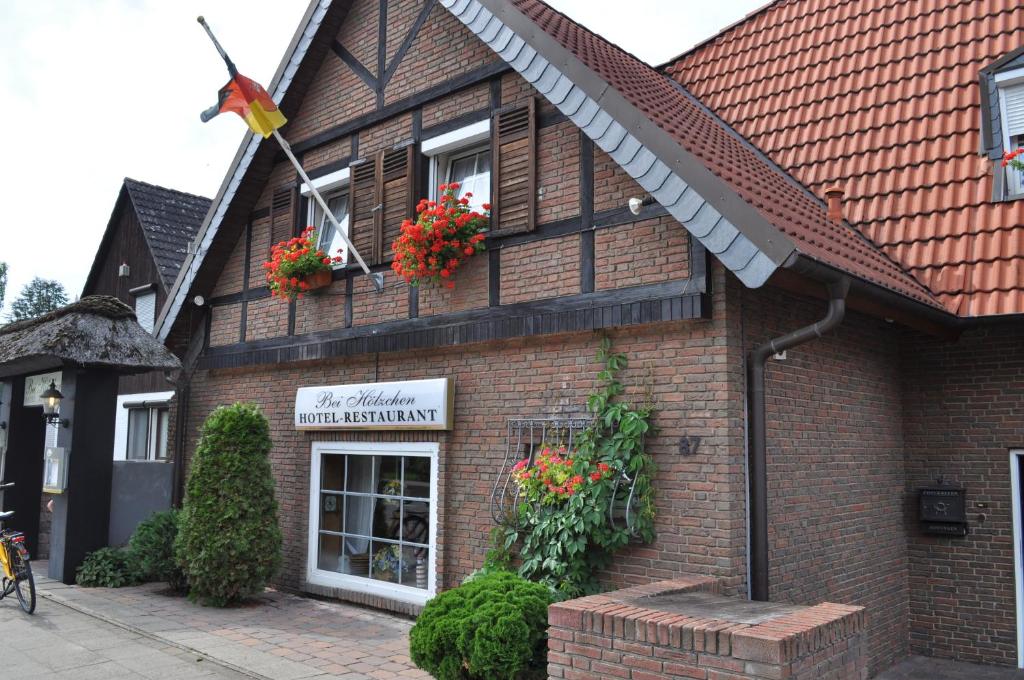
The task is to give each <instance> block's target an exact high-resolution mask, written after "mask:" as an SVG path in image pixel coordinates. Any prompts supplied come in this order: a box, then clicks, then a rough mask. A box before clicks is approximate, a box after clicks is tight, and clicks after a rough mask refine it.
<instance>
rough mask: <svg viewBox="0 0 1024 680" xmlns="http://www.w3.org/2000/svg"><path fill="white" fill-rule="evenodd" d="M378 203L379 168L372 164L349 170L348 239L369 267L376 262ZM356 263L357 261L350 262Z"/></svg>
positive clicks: (351, 167)
mask: <svg viewBox="0 0 1024 680" xmlns="http://www.w3.org/2000/svg"><path fill="white" fill-rule="evenodd" d="M378 205H379V202H378V201H377V164H376V163H375V162H373V161H363V162H362V163H358V164H354V165H352V166H350V174H349V200H348V209H349V218H348V224H349V238H350V239H351V240H352V245H354V246H355V247H356V250H358V251H359V254H360V255H361V256H362V257H363V259H364V260H366V261H367V263H371V262H373V261H374V252H375V247H376V240H377V239H376V234H377V230H376V222H377V219H378V217H377V215H378V213H379V212H380V211H379V210H375V208H376V207H377V206H378ZM351 261H352V262H354V261H355V259H354V258H351Z"/></svg>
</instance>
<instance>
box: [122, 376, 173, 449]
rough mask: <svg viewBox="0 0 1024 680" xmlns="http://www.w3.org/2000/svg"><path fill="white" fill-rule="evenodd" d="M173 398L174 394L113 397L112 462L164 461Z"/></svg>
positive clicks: (153, 393)
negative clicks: (115, 409)
mask: <svg viewBox="0 0 1024 680" xmlns="http://www.w3.org/2000/svg"><path fill="white" fill-rule="evenodd" d="M173 397H174V392H148V393H144V394H119V395H118V396H117V413H116V416H115V419H114V456H113V457H114V460H136V461H164V460H167V455H168V433H169V431H170V424H171V412H170V407H169V403H170V401H171V399H172V398H173Z"/></svg>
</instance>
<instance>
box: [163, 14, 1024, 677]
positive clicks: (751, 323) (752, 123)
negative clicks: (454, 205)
mask: <svg viewBox="0 0 1024 680" xmlns="http://www.w3.org/2000/svg"><path fill="white" fill-rule="evenodd" d="M890 5H892V6H890ZM1022 20H1024V11H1022V10H1021V8H1020V7H1019V6H1018V5H1016V4H1015V3H1011V2H1009V0H1001V1H998V2H980V1H968V2H961V3H953V2H940V3H925V2H918V1H916V0H915V1H912V2H900V3H888V4H887V3H884V2H882V0H872V1H871V2H862V3H840V2H831V1H830V2H824V3H823V2H810V1H809V0H780V1H779V2H775V3H772V4H770V5H768V6H767V7H765V8H764V9H763V10H761V11H759V12H757V13H755V14H753V15H751V16H750V17H748V18H747V19H745V20H744V21H742V22H740V23H739V24H737V25H735V26H733V27H731V28H729V29H727V30H726V31H724V32H723V33H722V34H720V35H719V36H717V37H715V38H714V39H712V40H711V41H709V42H708V43H705V44H703V45H700V46H698V47H697V48H695V49H694V50H692V51H690V52H688V53H687V54H684V55H682V56H681V57H679V58H678V59H676V60H673V61H672V63H670V64H667V65H665V66H663V67H660V68H652V67H650V66H648V65H646V64H644V63H642V62H640V61H638V60H637V59H635V58H634V57H632V56H631V55H629V54H627V53H625V52H623V51H622V50H620V49H619V48H617V47H615V46H614V45H611V44H609V43H608V42H606V41H604V40H603V39H601V38H600V37H599V36H596V35H594V34H593V33H591V32H589V31H587V30H586V29H585V28H583V27H582V26H580V25H578V24H577V23H575V22H573V21H572V20H570V19H568V18H567V17H565V16H563V15H560V14H558V13H557V12H555V11H553V10H552V9H551V8H549V7H548V6H546V5H545V4H544V3H543V2H540V0H348V1H345V0H334V1H333V2H332V1H331V0H318V1H316V2H313V3H312V4H311V5H310V7H309V10H308V11H307V13H306V15H305V17H304V18H303V20H302V24H301V25H300V27H299V29H298V31H297V33H296V35H295V38H294V40H293V41H292V44H291V45H290V47H289V49H288V51H287V53H286V54H285V56H284V60H283V62H282V66H281V68H280V69H279V72H278V74H277V76H276V77H275V79H274V81H273V83H272V84H271V87H270V88H268V89H269V90H270V91H271V92H272V93H273V94H274V95H275V97H276V98H277V99H278V101H279V103H280V106H281V108H282V110H283V111H284V113H285V114H286V115H287V116H288V117H289V119H290V122H289V123H288V125H287V126H286V127H285V128H284V130H283V132H284V133H285V136H287V137H288V138H289V140H290V141H291V143H292V145H293V147H294V149H295V150H296V152H297V153H298V154H299V155H300V158H301V160H302V162H303V165H304V167H305V168H306V169H307V170H308V171H309V173H310V176H311V178H312V182H313V183H314V184H315V185H317V187H318V189H319V190H320V191H321V192H322V193H324V195H325V197H326V198H327V199H328V202H329V204H330V206H331V209H332V210H334V211H335V212H336V216H337V217H338V219H339V220H341V221H342V223H343V224H344V225H345V227H346V228H347V229H348V230H349V235H350V236H351V238H352V240H353V242H354V244H355V246H356V248H357V249H358V250H359V251H360V253H362V254H363V255H364V256H365V257H366V258H367V259H368V260H369V261H370V262H371V263H372V265H373V267H374V268H375V269H376V270H378V271H382V272H384V273H385V277H384V291H383V292H381V293H377V292H375V291H374V288H373V285H372V284H371V282H370V280H369V279H368V278H367V277H365V276H364V275H362V273H361V272H360V271H359V270H358V268H356V267H355V266H354V265H352V264H351V263H349V264H345V265H343V266H340V267H338V268H336V269H335V270H334V273H333V283H332V284H331V286H330V287H329V289H327V290H326V292H324V293H322V294H320V295H315V296H307V297H305V298H304V299H301V300H299V301H297V302H295V303H292V304H288V303H285V302H281V301H280V300H277V299H273V298H271V297H270V296H269V292H268V290H267V288H266V286H265V283H264V280H263V272H262V269H261V266H260V265H261V264H262V263H263V262H264V261H265V260H266V259H267V256H268V252H269V248H270V245H271V243H274V242H277V241H279V240H281V239H282V238H286V237H289V236H291V235H293V234H295V233H297V232H298V231H299V230H301V229H302V228H303V227H304V226H305V225H307V224H314V225H318V226H319V224H321V223H322V221H323V217H322V215H320V214H319V213H318V212H317V209H316V208H315V207H312V206H311V201H310V200H309V198H308V193H309V189H308V187H306V186H304V184H303V183H302V182H301V181H300V180H299V179H298V178H297V177H296V176H295V173H294V171H293V170H292V168H291V166H290V165H289V164H288V163H287V162H286V161H285V160H284V159H283V158H282V157H281V156H280V155H279V152H278V150H277V148H276V147H275V146H274V144H273V143H270V142H267V143H264V142H263V140H262V139H259V138H252V137H249V136H247V137H246V139H245V140H244V142H243V144H242V145H241V147H240V149H239V151H238V154H237V155H236V157H235V160H234V162H233V164H232V167H231V169H230V171H229V173H228V176H227V177H226V178H225V181H224V184H223V185H222V188H221V190H220V192H219V194H218V196H217V197H216V199H215V200H214V205H213V208H212V209H211V211H210V213H209V215H208V216H207V219H206V221H205V223H204V225H203V228H202V229H201V231H200V234H199V236H198V238H197V245H198V248H197V252H196V254H194V255H190V256H189V257H188V259H187V260H186V261H185V263H184V265H183V266H182V270H181V273H180V275H179V276H178V279H177V281H176V283H175V285H174V287H173V289H172V290H171V292H170V294H169V296H168V301H167V303H166V304H165V305H164V306H163V309H162V311H161V314H160V318H159V320H158V322H157V327H158V331H157V332H158V335H159V337H160V338H161V339H163V340H165V341H166V342H167V343H168V344H169V345H170V346H171V347H173V348H175V349H176V350H177V351H178V352H179V353H180V354H181V355H183V356H186V362H185V363H186V371H187V373H188V374H189V375H191V381H190V386H189V392H188V394H187V395H184V396H183V398H182V399H181V400H180V402H179V404H178V409H179V414H180V418H179V422H180V423H181V425H180V427H182V428H184V430H183V432H181V434H182V437H181V440H182V441H183V442H184V445H185V447H186V450H185V457H186V458H187V457H188V456H189V455H191V453H192V450H193V449H194V445H195V433H196V431H197V428H198V427H199V426H200V424H201V423H202V421H203V419H204V418H205V416H206V415H207V414H208V413H209V412H210V411H211V410H212V409H213V408H215V407H216V406H217V405H219V404H224V403H231V402H234V401H237V400H246V401H253V402H255V403H257V404H259V405H260V406H261V408H262V409H263V410H264V412H265V413H266V414H267V416H268V417H269V419H270V421H271V424H272V435H273V439H274V449H273V451H272V453H271V457H272V463H273V469H274V472H275V476H276V479H277V485H278V486H277V490H278V496H279V500H280V503H281V523H282V529H283V531H284V535H285V556H286V567H285V570H284V572H283V573H282V574H281V577H280V583H281V585H283V586H285V587H289V588H294V589H299V590H306V591H309V592H315V593H319V594H325V595H330V596H335V597H342V598H347V599H352V600H356V601H359V602H364V603H369V604H373V605H376V606H383V607H389V608H393V609H396V610H400V611H415V610H416V608H417V607H418V606H420V605H422V603H423V602H424V601H425V600H426V599H427V598H428V597H429V596H430V594H432V593H434V592H436V591H437V590H439V589H443V588H447V587H451V586H453V585H456V584H457V583H459V582H460V580H461V579H462V578H463V577H464V576H465V575H466V574H467V573H469V572H470V571H471V570H473V569H474V568H476V567H477V566H479V564H480V562H481V560H482V557H483V553H484V551H485V550H486V546H487V535H488V530H489V529H490V527H491V526H492V525H493V519H492V513H491V512H490V507H491V492H492V488H493V487H494V485H495V483H496V482H499V481H500V480H501V478H502V474H503V472H505V470H504V469H503V467H504V465H505V459H506V451H507V450H508V449H509V447H510V446H511V444H510V441H509V440H510V435H509V432H510V429H509V420H510V419H538V420H539V419H553V418H562V419H565V418H568V417H571V416H574V415H575V416H578V415H581V414H582V413H583V410H584V408H583V407H584V404H585V400H586V396H587V395H588V393H589V392H590V390H591V389H592V387H593V385H594V380H595V374H596V370H597V364H596V361H595V358H594V355H595V352H596V348H597V346H598V343H599V341H600V339H601V337H602V336H604V335H608V336H610V337H611V338H612V340H613V342H614V344H615V347H616V349H617V350H618V351H622V352H624V353H625V354H626V355H627V356H628V358H629V360H630V366H629V368H628V370H627V372H626V375H625V378H626V381H627V383H628V384H629V385H630V386H631V387H630V393H631V395H632V396H633V397H635V398H640V397H641V396H643V395H645V394H648V395H650V396H651V397H652V398H653V399H654V402H655V404H656V407H655V409H656V410H655V416H654V419H655V424H656V426H657V428H658V433H657V435H656V436H654V437H651V438H650V439H649V440H648V442H647V446H648V449H649V451H650V452H651V453H652V454H653V455H654V457H655V460H656V463H657V466H658V476H657V478H656V480H655V489H656V492H657V512H658V515H657V531H658V538H657V541H656V542H655V543H653V544H651V545H635V546H632V547H630V548H629V549H628V550H626V551H625V552H623V553H622V554H621V555H620V557H619V558H618V559H617V561H616V563H615V564H614V565H613V567H612V568H611V569H610V572H609V573H608V574H607V581H608V582H609V583H613V584H620V585H640V584H644V583H648V582H651V581H657V580H664V579H671V578H676V577H689V576H694V575H699V576H706V577H711V578H714V579H716V583H718V584H719V585H718V586H717V587H718V588H720V589H721V591H722V592H724V593H726V594H733V595H746V594H748V592H749V593H750V594H751V595H752V596H753V597H755V598H757V599H769V600H773V601H781V602H794V603H799V604H815V603H817V602H820V601H823V600H829V601H832V602H839V603H844V604H859V605H863V606H865V607H866V608H867V625H866V629H865V638H866V641H867V642H866V644H867V650H868V657H869V667H870V670H871V672H877V671H879V670H882V669H884V668H886V667H888V666H889V665H891V664H892V663H893V662H894V661H896V660H898V659H900V658H901V657H903V656H905V655H907V654H908V653H912V652H913V653H925V654H931V655H937V656H944V657H954V658H961V659H970V660H978V661H984V662H988V663H996V664H1007V665H1014V664H1016V663H1017V661H1018V656H1019V654H1020V649H1021V644H1020V642H1019V640H1020V635H1021V633H1020V629H1019V624H1018V619H1019V617H1018V616H1017V611H1018V608H1019V607H1021V606H1022V601H1024V599H1022V597H1021V595H1020V591H1019V588H1020V579H1019V577H1018V574H1019V570H1020V564H1021V553H1020V547H1019V546H1020V532H1021V525H1020V515H1021V513H1020V502H1021V501H1020V489H1019V485H1018V480H1019V464H1020V458H1019V455H1020V454H1021V453H1022V451H1021V450H1022V449H1024V426H1022V425H1021V420H1020V412H1021V406H1022V404H1021V400H1022V397H1021V395H1022V394H1024V359H1022V356H1024V355H1022V352H1021V350H1022V349H1024V346H1022V345H1024V340H1022V337H1024V336H1022V334H1021V330H1022V324H1021V317H1020V314H1021V313H1024V292H1022V291H1024V280H1022V276H1021V269H1020V267H1021V262H1022V260H1024V242H1022V241H1021V239H1020V238H1019V237H1020V235H1021V233H1024V231H1022V229H1024V221H1022V219H1021V215H1020V209H1019V205H1018V204H1017V203H1016V201H1015V199H1016V198H1017V196H1018V195H1019V194H1020V190H1019V178H1018V177H1017V175H1016V174H1015V172H1014V171H1012V170H1009V171H1008V170H1006V169H1004V168H1003V167H1002V166H1001V164H1000V163H999V159H1000V158H1001V157H1002V154H1003V152H1004V151H1006V150H1009V149H1010V148H1016V145H1017V144H1018V143H1019V140H1020V136H1019V135H1024V115H1019V114H1018V109H1017V108H1015V107H1016V105H1017V104H1018V103H1021V104H1024V89H1022V88H1021V87H1019V86H1018V83H1019V82H1021V81H1022V80H1024V71H1018V69H1020V67H1021V64H1019V63H1018V62H1019V61H1024V60H1021V59H1020V57H1019V52H1017V51H1015V50H1016V49H1017V48H1018V47H1020V46H1019V45H1018V44H1014V41H1015V40H1016V41H1018V42H1019V38H1020V30H1019V29H1020V26H1021V22H1022ZM941 46H950V47H949V48H948V49H947V48H946V47H941ZM979 73H980V74H981V81H980V84H979ZM1019 110H1020V111H1024V106H1021V108H1020V109H1019ZM979 120H984V125H982V126H980V127H979V125H978V121H979ZM979 149H980V150H981V151H982V155H981V156H979V155H978V152H979ZM450 179H459V180H462V181H463V182H469V183H472V184H474V185H475V186H477V187H478V190H477V192H476V193H477V200H482V198H483V195H484V194H488V195H489V197H490V200H491V202H492V203H493V204H494V206H495V216H494V220H493V224H492V228H491V231H490V233H489V235H488V238H487V251H486V254H483V255H478V256H475V257H474V258H472V259H471V260H470V261H469V263H468V264H467V265H466V266H465V267H464V268H462V269H460V271H459V272H458V279H457V287H456V288H455V289H454V290H443V289H442V290H438V289H432V288H421V289H416V288H410V287H409V286H407V285H405V284H404V282H402V281H401V280H399V279H397V278H396V277H395V276H394V275H393V274H391V273H390V271H389V261H388V255H389V252H390V249H389V245H390V243H391V241H392V239H394V237H395V236H396V235H397V233H398V225H399V223H400V221H401V219H402V218H403V217H406V216H409V215H411V212H412V209H413V206H414V205H415V203H416V200H417V199H419V198H420V197H424V196H429V195H430V193H431V190H432V188H433V187H435V185H436V184H438V183H440V181H447V180H450ZM833 188H835V191H833V190H832V189H833ZM827 194H828V195H827ZM634 198H635V199H639V200H638V201H634V202H633V206H632V208H633V209H635V210H633V209H631V207H630V199H634ZM844 199H845V200H844ZM327 233H328V234H329V232H327ZM325 245H326V243H325ZM196 296H202V300H201V304H200V305H199V306H197V304H196V303H197V302H198V300H197V297H196ZM794 331H796V333H794ZM819 336H821V337H819ZM773 338H774V339H775V341H774V343H771V342H769V341H771V340H772V339H773ZM436 379H445V380H441V381H439V382H431V383H418V382H417V383H414V382H411V381H419V380H436ZM301 388H318V389H319V392H324V391H334V392H337V393H339V394H343V393H345V391H346V390H359V389H362V390H364V391H365V390H369V391H371V392H373V391H375V392H384V393H387V394H391V395H393V394H394V392H388V391H389V390H399V391H402V390H404V391H405V393H407V394H408V393H410V392H414V393H415V395H416V397H417V398H422V399H425V400H435V403H437V404H438V409H439V410H440V411H439V412H444V413H445V416H450V418H451V422H450V423H449V422H445V418H442V419H441V422H439V423H432V425H436V426H437V428H438V429H412V430H410V429H400V428H398V427H384V428H381V429H374V430H371V431H365V430H358V429H351V428H345V427H344V426H339V427H335V428H332V429H320V430H316V431H309V430H308V429H300V428H298V427H296V423H297V418H296V410H297V408H299V410H300V411H302V412H305V411H306V410H308V408H309V406H308V404H307V403H306V402H304V401H303V399H304V396H303V394H306V393H304V392H303V393H297V391H298V390H300V389H301ZM449 398H451V399H452V401H451V402H448V399H449ZM297 403H298V404H299V406H298V407H297ZM446 405H447V408H450V412H445V411H444V409H445V408H446ZM517 443H520V444H521V442H517ZM940 481H941V483H940ZM389 482H395V483H397V484H399V485H400V486H399V487H398V488H401V489H402V491H401V494H402V500H401V502H400V504H401V506H402V507H403V508H404V509H403V511H402V512H403V514H402V515H400V517H402V518H403V519H402V520H401V521H400V522H399V524H401V525H402V527H403V528H402V529H400V530H399V529H396V528H395V527H396V526H397V525H395V524H394V523H393V522H392V523H390V524H389V523H388V522H387V521H382V522H381V524H382V525H388V526H387V527H383V526H382V527H378V526H377V523H378V520H379V518H380V517H381V516H382V514H383V510H382V509H383V508H385V506H387V507H393V506H392V505H388V504H393V503H395V500H393V499H390V498H389V497H388V496H389V495H390V491H389V489H390V490H391V491H393V488H392V487H389V485H388V483H389ZM924 487H933V488H934V490H933V491H932V492H931V493H933V494H940V495H938V496H934V498H939V499H940V500H938V501H933V502H929V503H927V504H926V509H927V510H928V511H929V512H936V511H937V510H945V512H947V514H946V515H945V516H939V517H937V518H935V517H933V518H932V520H933V521H931V522H924V521H922V516H921V504H920V501H921V496H920V489H922V488H924ZM311 489H313V490H314V492H313V493H311ZM748 498H749V499H750V502H749V503H748V501H747V499H748ZM928 498H932V497H925V499H926V500H927V499H928ZM961 502H962V503H963V504H965V505H963V507H962V508H961V509H962V510H963V512H957V510H958V507H957V504H958V503H961ZM1015 518H1016V519H1015ZM408 520H411V521H412V524H414V525H415V526H414V527H411V528H410V527H407V526H405V523H406V522H407V521H408ZM940 520H941V521H940ZM964 531H966V535H962V534H963V532H964ZM395 532H397V533H395ZM936 532H945V533H936ZM374 541H376V543H375V542H374ZM391 545H398V546H399V552H401V554H402V557H403V563H404V564H406V565H413V564H414V565H415V568H412V567H411V566H410V567H409V568H408V569H405V570H403V569H399V570H397V574H390V575H389V576H388V577H387V578H372V577H371V576H372V575H373V573H374V572H372V571H371V568H370V565H369V564H368V562H370V561H372V559H373V557H374V556H375V554H376V547H379V546H384V547H388V546H391ZM748 545H749V549H748ZM1015 546H1016V547H1015ZM858 625H859V624H858Z"/></svg>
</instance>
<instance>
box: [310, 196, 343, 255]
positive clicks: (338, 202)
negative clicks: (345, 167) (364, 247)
mask: <svg viewBox="0 0 1024 680" xmlns="http://www.w3.org/2000/svg"><path fill="white" fill-rule="evenodd" d="M310 200H313V199H310ZM324 200H326V201H327V205H328V207H330V209H331V212H332V213H334V217H335V219H337V220H338V224H340V225H341V228H342V230H344V232H345V233H346V234H347V233H348V194H337V195H335V196H332V197H328V198H325V199H324ZM313 215H314V222H313V225H314V226H315V227H316V229H317V231H318V232H319V234H320V243H319V244H318V245H319V247H320V249H321V250H323V251H324V252H325V253H327V255H328V256H330V257H334V256H335V255H339V254H340V255H341V256H342V257H343V258H346V259H347V257H348V252H347V251H348V248H347V246H346V245H345V239H343V238H342V237H341V235H340V234H339V233H338V232H337V230H336V229H335V228H334V225H333V224H331V221H330V220H328V219H327V217H326V215H324V212H323V210H321V209H320V207H319V206H316V209H315V212H314V213H313ZM339 250H340V251H341V252H340V253H339V252H338V251H339Z"/></svg>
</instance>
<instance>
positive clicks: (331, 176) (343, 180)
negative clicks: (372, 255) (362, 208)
mask: <svg viewBox="0 0 1024 680" xmlns="http://www.w3.org/2000/svg"><path fill="white" fill-rule="evenodd" d="M349 176H350V171H349V169H348V168H342V169H341V170H336V171H334V172H331V173H328V174H326V175H321V176H320V177H314V178H311V180H312V184H313V188H315V189H316V190H317V191H318V192H320V195H321V196H322V197H323V199H324V202H325V203H327V204H328V205H330V202H331V199H332V198H334V197H335V196H337V195H339V194H341V193H343V192H344V191H347V190H348V183H349ZM299 194H300V195H301V196H302V197H303V198H306V199H307V201H306V203H307V207H306V224H311V225H313V226H314V227H316V228H317V229H319V228H320V225H318V224H315V223H314V220H315V219H316V211H317V208H318V207H319V206H318V205H317V203H316V199H315V198H313V192H312V190H311V189H310V187H309V185H308V184H306V183H305V182H303V183H302V186H300V187H299ZM347 212H348V216H349V219H348V223H347V224H346V225H345V228H346V229H347V231H346V233H345V235H346V236H351V234H352V219H351V218H352V206H351V205H349V206H348V209H347ZM322 236H323V235H322V234H318V238H320V237H322ZM327 246H328V247H329V246H330V244H327ZM317 247H318V248H324V245H323V243H322V242H318V243H317ZM342 249H343V251H344V252H343V255H342V261H341V262H338V263H332V264H331V267H332V268H334V269H338V268H341V267H344V266H345V265H347V264H348V262H349V257H350V254H349V248H348V245H344V246H342ZM324 252H325V253H327V256H328V257H334V256H335V253H329V252H327V250H326V248H324Z"/></svg>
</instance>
